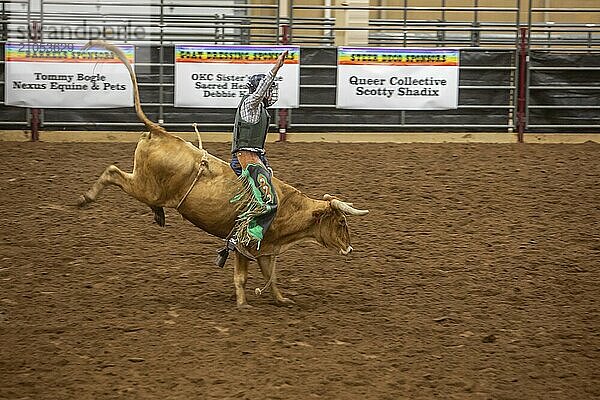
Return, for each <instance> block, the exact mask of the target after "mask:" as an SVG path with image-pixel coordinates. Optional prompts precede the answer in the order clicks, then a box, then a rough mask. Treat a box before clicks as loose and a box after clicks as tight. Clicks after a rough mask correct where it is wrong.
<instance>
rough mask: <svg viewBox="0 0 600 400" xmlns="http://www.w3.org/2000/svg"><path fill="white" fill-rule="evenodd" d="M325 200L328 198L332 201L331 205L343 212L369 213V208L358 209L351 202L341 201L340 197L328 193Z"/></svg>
mask: <svg viewBox="0 0 600 400" xmlns="http://www.w3.org/2000/svg"><path fill="white" fill-rule="evenodd" d="M323 200H328V201H330V202H331V207H333V208H335V209H338V210H340V211H341V212H343V213H345V214H348V215H358V216H361V215H367V214H368V213H369V210H358V209H356V208H354V207H352V204H351V203H346V202H345V201H341V200H339V199H336V198H335V197H333V196H331V195H329V194H326V195H324V196H323Z"/></svg>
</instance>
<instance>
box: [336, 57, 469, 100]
mask: <svg viewBox="0 0 600 400" xmlns="http://www.w3.org/2000/svg"><path fill="white" fill-rule="evenodd" d="M459 56H460V54H459V51H458V50H454V49H408V48H385V47H376V48H370V47H339V48H338V71H337V107H338V108H352V109H366V110H376V109H377V110H379V109H391V110H441V109H452V108H457V107H458V62H459Z"/></svg>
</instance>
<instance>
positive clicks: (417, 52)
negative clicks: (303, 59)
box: [338, 47, 460, 67]
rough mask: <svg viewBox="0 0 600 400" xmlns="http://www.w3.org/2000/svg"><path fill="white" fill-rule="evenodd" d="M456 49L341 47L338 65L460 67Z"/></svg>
mask: <svg viewBox="0 0 600 400" xmlns="http://www.w3.org/2000/svg"><path fill="white" fill-rule="evenodd" d="M459 58H460V54H459V51H458V50H455V49H407V48H397V47H396V48H394V47H339V48H338V65H380V66H386V65H390V66H398V65H402V66H425V65H426V66H439V67H455V66H458V62H459Z"/></svg>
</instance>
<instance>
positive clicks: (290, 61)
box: [175, 44, 300, 108]
mask: <svg viewBox="0 0 600 400" xmlns="http://www.w3.org/2000/svg"><path fill="white" fill-rule="evenodd" d="M285 50H287V51H288V56H287V58H286V60H285V64H284V65H283V66H282V67H281V68H280V69H279V72H278V73H277V76H276V77H275V82H276V83H277V85H278V86H279V98H278V100H277V102H276V103H275V104H274V105H273V106H272V107H273V108H295V107H298V105H299V100H300V92H299V88H300V47H297V46H210V45H187V44H186V45H176V46H175V106H176V107H208V108H237V107H238V105H239V103H240V100H241V98H242V97H243V96H244V95H245V94H246V93H247V92H248V90H247V88H246V83H247V82H248V78H249V77H250V76H252V75H254V74H266V73H268V72H269V71H270V70H271V68H272V67H273V66H274V65H275V61H276V60H277V57H278V56H279V55H280V54H281V53H282V52H284V51H285Z"/></svg>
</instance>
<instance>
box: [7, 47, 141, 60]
mask: <svg viewBox="0 0 600 400" xmlns="http://www.w3.org/2000/svg"><path fill="white" fill-rule="evenodd" d="M83 46H84V45H83V44H73V43H6V45H5V59H6V61H7V62H36V63H39V62H48V63H120V62H121V61H119V59H118V58H116V57H115V55H114V54H113V53H112V52H111V51H108V50H104V49H94V48H91V49H88V50H83ZM118 47H119V48H120V49H121V50H123V52H124V53H125V55H126V56H127V59H128V60H129V62H130V63H131V64H133V63H134V58H135V57H134V52H135V49H134V46H133V45H119V46H118Z"/></svg>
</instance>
